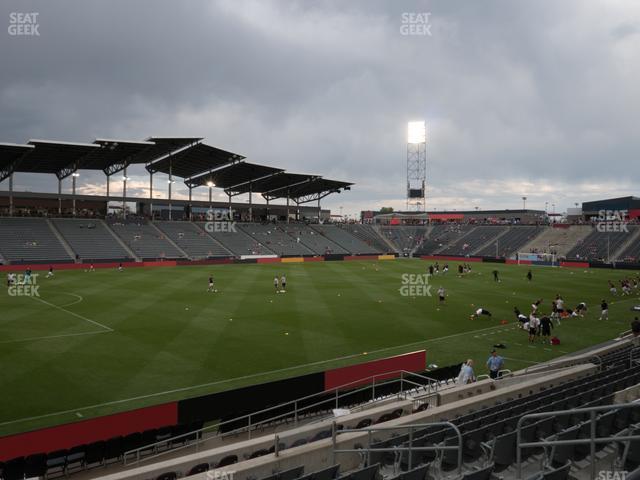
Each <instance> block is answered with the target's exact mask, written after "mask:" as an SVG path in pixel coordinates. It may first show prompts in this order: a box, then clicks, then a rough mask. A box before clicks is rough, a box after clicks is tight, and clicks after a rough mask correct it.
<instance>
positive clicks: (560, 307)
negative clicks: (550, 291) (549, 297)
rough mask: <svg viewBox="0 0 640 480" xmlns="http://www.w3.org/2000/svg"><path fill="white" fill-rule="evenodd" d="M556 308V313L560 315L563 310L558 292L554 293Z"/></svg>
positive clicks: (562, 303) (561, 299)
mask: <svg viewBox="0 0 640 480" xmlns="http://www.w3.org/2000/svg"><path fill="white" fill-rule="evenodd" d="M556 310H557V311H558V315H560V316H562V313H563V312H564V299H563V298H562V297H561V296H560V294H558V295H556Z"/></svg>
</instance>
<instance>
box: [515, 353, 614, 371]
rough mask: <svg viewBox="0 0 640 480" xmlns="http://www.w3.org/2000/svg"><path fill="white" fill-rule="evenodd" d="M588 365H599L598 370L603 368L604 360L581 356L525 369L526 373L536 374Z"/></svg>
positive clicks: (592, 356)
mask: <svg viewBox="0 0 640 480" xmlns="http://www.w3.org/2000/svg"><path fill="white" fill-rule="evenodd" d="M594 360H595V361H594ZM586 363H597V366H598V369H600V368H602V359H601V358H600V356H599V355H591V356H590V357H586V358H581V357H580V356H579V355H578V356H575V357H565V358H564V359H563V360H558V361H556V362H546V363H538V364H536V365H531V366H529V367H527V368H525V369H524V373H525V374H527V373H535V372H536V370H539V371H545V370H555V369H558V368H565V367H575V366H576V365H584V364H586Z"/></svg>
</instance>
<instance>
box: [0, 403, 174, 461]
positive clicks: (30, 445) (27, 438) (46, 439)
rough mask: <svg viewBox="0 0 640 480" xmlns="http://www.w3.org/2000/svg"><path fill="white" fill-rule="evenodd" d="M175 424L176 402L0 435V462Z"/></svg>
mask: <svg viewBox="0 0 640 480" xmlns="http://www.w3.org/2000/svg"><path fill="white" fill-rule="evenodd" d="M176 423H178V403H177V402H173V403H165V404H163V405H157V406H154V407H148V408H140V409H138V410H130V411H128V412H123V413H116V414H114V415H107V416H104V417H98V418H91V419H89V420H84V421H81V422H75V423H67V424H65V425H59V426H57V427H51V428H43V429H41V430H34V431H32V432H26V433H19V434H16V435H10V436H8V437H1V438H0V461H5V460H10V459H12V458H15V457H20V456H23V455H31V454H32V453H41V452H52V451H54V450H60V449H63V448H71V447H75V446H76V445H82V444H84V443H91V442H97V441H98V440H108V439H109V438H111V437H116V436H118V435H128V434H129V433H132V432H141V431H143V430H148V429H150V428H159V427H165V426H168V425H175V424H176Z"/></svg>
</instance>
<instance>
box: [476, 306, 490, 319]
mask: <svg viewBox="0 0 640 480" xmlns="http://www.w3.org/2000/svg"><path fill="white" fill-rule="evenodd" d="M480 315H486V316H487V317H489V318H491V312H490V311H489V310H485V309H484V308H478V309H476V311H475V313H474V314H473V315H471V320H475V319H476V318H480Z"/></svg>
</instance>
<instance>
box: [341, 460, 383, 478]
mask: <svg viewBox="0 0 640 480" xmlns="http://www.w3.org/2000/svg"><path fill="white" fill-rule="evenodd" d="M379 469H380V465H378V464H375V465H371V466H370V467H365V468H363V469H361V470H356V471H355V472H352V473H350V474H349V475H347V476H345V477H341V478H344V479H345V480H374V479H375V478H376V475H377V473H378V470H379Z"/></svg>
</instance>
